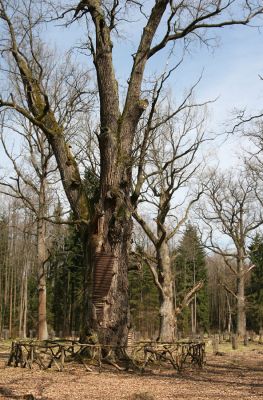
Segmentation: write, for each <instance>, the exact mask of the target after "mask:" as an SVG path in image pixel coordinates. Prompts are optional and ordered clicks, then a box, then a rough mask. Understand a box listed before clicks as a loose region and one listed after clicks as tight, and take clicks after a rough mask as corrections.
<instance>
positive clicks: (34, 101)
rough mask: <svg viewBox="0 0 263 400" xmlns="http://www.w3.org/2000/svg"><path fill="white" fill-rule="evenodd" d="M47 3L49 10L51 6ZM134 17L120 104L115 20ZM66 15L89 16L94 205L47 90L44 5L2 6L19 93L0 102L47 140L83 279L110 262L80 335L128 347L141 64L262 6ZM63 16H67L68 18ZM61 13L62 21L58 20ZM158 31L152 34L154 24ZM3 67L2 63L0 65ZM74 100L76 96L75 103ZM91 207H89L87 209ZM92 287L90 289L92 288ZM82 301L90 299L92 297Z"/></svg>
mask: <svg viewBox="0 0 263 400" xmlns="http://www.w3.org/2000/svg"><path fill="white" fill-rule="evenodd" d="M53 7H54V5H53ZM131 7H132V9H133V10H136V12H139V13H141V18H143V19H144V21H145V24H144V27H143V31H142V34H141V37H140V39H139V43H138V45H137V49H136V51H135V53H134V55H133V65H132V69H131V73H130V76H129V80H128V86H127V92H126V97H125V99H124V103H123V104H124V106H123V108H122V107H121V105H120V99H119V88H118V83H117V80H116V75H115V68H114V64H113V50H112V49H113V41H114V37H115V36H114V35H115V32H116V30H118V24H119V23H123V22H124V21H125V20H127V18H126V15H127V12H128V11H129V10H130V9H131ZM68 11H69V12H71V13H72V14H71V15H72V16H73V12H74V17H73V19H80V18H82V17H83V18H86V21H87V25H88V33H89V34H88V37H87V40H88V47H89V50H90V52H91V54H92V57H93V62H94V66H95V70H96V76H97V83H98V90H99V101H100V132H99V135H98V140H99V149H100V184H99V196H98V198H97V199H94V198H93V199H88V198H87V196H86V194H85V190H84V187H83V184H82V181H81V177H80V171H79V168H78V165H77V162H76V159H75V157H74V156H73V154H72V152H71V151H70V149H69V148H68V146H67V143H66V140H65V131H64V127H63V124H62V122H61V120H59V118H58V116H57V113H56V110H55V109H54V107H53V104H52V97H51V95H50V93H49V87H47V85H45V69H46V64H47V63H48V62H49V60H48V59H47V58H46V62H43V57H42V59H41V58H40V56H39V55H40V53H41V52H42V55H45V52H46V49H45V48H44V47H43V45H42V44H41V41H40V40H39V35H38V36H37V35H36V34H34V32H35V31H36V30H38V27H39V22H41V20H42V19H43V14H44V2H40V3H39V2H37V1H35V0H27V1H24V2H21V3H20V2H19V4H18V3H17V2H16V1H11V2H10V1H9V0H8V1H6V0H1V2H0V17H1V29H2V31H3V32H4V37H3V40H2V42H1V50H2V53H1V54H2V56H3V57H4V60H5V63H6V64H7V65H11V69H10V73H12V74H15V75H16V76H17V77H18V85H19V89H20V92H21V94H22V95H23V96H22V99H21V98H19V97H14V95H12V94H10V95H9V96H8V97H6V98H2V99H1V102H0V105H1V107H8V108H12V109H13V110H14V111H16V112H19V113H21V114H22V115H24V116H25V117H26V118H28V119H29V120H30V121H31V122H32V123H33V124H34V125H36V126H37V127H39V128H40V129H41V130H42V131H43V132H44V133H45V135H46V137H47V139H48V141H49V143H50V145H51V147H52V150H53V152H54V155H55V157H56V160H57V164H58V168H59V171H60V174H61V179H62V182H63V185H64V190H65V192H66V194H67V197H68V201H69V203H70V206H71V207H72V210H73V212H74V215H75V218H76V221H78V222H79V224H80V230H81V232H82V237H83V245H84V249H85V253H86V256H87V265H88V270H87V279H88V280H89V281H91V280H90V277H91V276H92V273H93V272H92V271H93V269H94V260H96V259H97V258H96V257H95V253H101V252H106V253H107V254H108V255H111V257H112V267H113V270H112V279H111V282H110V289H109V292H108V294H107V296H106V299H101V300H102V301H101V302H100V303H101V305H102V313H100V315H101V317H100V318H99V317H98V315H97V314H96V307H94V305H93V306H91V307H89V308H88V312H87V313H86V316H85V318H84V319H85V320H87V321H88V323H87V330H86V334H88V333H90V329H91V328H92V329H95V330H96V331H97V333H98V335H99V339H100V340H101V341H102V342H103V341H104V342H106V343H125V342H126V338H127V331H128V329H127V328H128V317H127V316H128V313H127V308H128V280H127V265H128V253H129V243H130V237H131V231H132V223H131V212H130V211H129V207H128V205H129V203H130V195H131V185H132V154H133V144H134V137H135V133H136V130H137V127H138V123H139V120H140V118H141V116H142V114H143V113H144V112H145V110H146V108H147V104H148V101H147V99H142V98H141V96H142V95H141V93H142V84H143V78H144V73H145V67H146V64H147V62H148V60H150V59H151V58H152V57H154V56H155V55H156V54H158V53H160V52H161V50H162V49H164V48H165V47H168V46H170V44H171V45H173V43H175V42H176V41H180V40H181V41H182V42H184V43H186V42H189V41H191V40H194V39H196V38H198V39H199V40H201V41H202V42H206V40H207V38H208V35H207V31H208V30H210V29H213V28H219V27H220V28H221V27H223V26H226V25H238V24H242V25H247V24H249V22H250V21H251V20H252V19H253V18H255V17H257V16H258V15H260V14H261V13H262V11H263V7H262V4H261V1H256V2H255V1H253V2H252V1H250V0H244V1H235V0H234V1H228V0H225V1H222V0H216V1H214V0H213V1H212V0H211V1H207V0H201V1H198V2H192V1H190V2H189V1H187V0H183V1H181V2H177V3H176V2H173V1H172V2H171V1H168V0H156V1H155V2H154V3H153V4H152V8H151V10H146V9H145V7H144V5H143V4H140V3H137V2H127V1H125V2H119V1H115V0H114V1H113V2H110V3H109V2H98V1H96V0H84V1H83V0H82V1H81V2H79V4H78V5H77V6H76V5H75V4H74V5H73V6H72V7H71V9H70V10H68ZM65 14H67V15H68V13H67V12H65ZM65 14H64V15H65ZM161 24H162V26H163V28H164V30H160V31H159V32H160V35H158V36H157V31H158V28H159V27H160V26H161ZM6 64H5V65H6ZM79 96H80V94H78V96H77V98H78V99H79V98H80V97H79ZM94 204H95V206H94ZM90 289H91V290H92V288H90ZM89 299H92V295H91V294H90V296H89Z"/></svg>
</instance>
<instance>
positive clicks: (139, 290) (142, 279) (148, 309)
mask: <svg viewBox="0 0 263 400" xmlns="http://www.w3.org/2000/svg"><path fill="white" fill-rule="evenodd" d="M129 304H130V313H131V328H132V329H133V330H135V331H136V332H139V334H140V335H141V336H143V337H145V338H149V337H154V335H155V333H156V332H157V331H158V327H159V297H158V291H157V288H156V285H155V284H154V281H153V277H152V274H151V272H150V270H149V267H148V266H146V265H145V264H143V265H142V267H141V269H140V270H132V271H129ZM154 339H156V337H154Z"/></svg>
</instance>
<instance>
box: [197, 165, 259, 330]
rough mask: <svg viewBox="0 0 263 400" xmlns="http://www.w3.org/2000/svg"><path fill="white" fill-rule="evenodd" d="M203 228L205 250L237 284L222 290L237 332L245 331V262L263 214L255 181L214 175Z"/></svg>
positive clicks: (247, 268) (201, 213) (203, 208)
mask: <svg viewBox="0 0 263 400" xmlns="http://www.w3.org/2000/svg"><path fill="white" fill-rule="evenodd" d="M199 216H201V218H202V220H203V221H204V222H205V224H206V228H207V232H208V233H207V237H206V246H207V247H208V248H209V249H211V250H213V252H214V253H216V254H219V255H221V256H222V257H223V258H224V260H225V262H226V264H227V266H228V268H229V269H230V271H231V273H232V274H233V276H234V277H235V280H236V290H235V291H233V290H232V289H231V288H230V287H229V285H228V283H227V282H223V285H224V288H225V289H226V290H227V291H228V292H229V293H231V294H232V295H233V296H234V297H235V299H236V313H237V332H238V334H239V335H240V336H244V334H245V331H246V301H245V283H246V278H247V276H248V273H249V271H250V270H251V268H253V265H250V264H249V261H248V252H247V249H248V241H249V238H250V237H251V235H252V234H253V232H255V230H256V229H257V228H259V227H260V226H261V224H262V221H263V220H262V212H261V207H259V205H258V203H257V201H256V197H255V192H254V181H253V179H251V176H250V175H249V174H247V173H246V172H244V171H243V172H240V171H238V172H237V173H236V174H234V173H229V172H226V173H217V172H213V173H211V176H210V181H209V184H208V185H207V187H206V198H205V200H204V203H203V204H202V205H201V207H200V208H199Z"/></svg>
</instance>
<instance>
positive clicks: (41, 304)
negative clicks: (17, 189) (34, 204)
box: [37, 180, 48, 340]
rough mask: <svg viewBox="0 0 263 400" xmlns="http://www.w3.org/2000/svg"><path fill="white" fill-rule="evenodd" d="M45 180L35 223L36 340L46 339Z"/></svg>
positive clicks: (42, 184)
mask: <svg viewBox="0 0 263 400" xmlns="http://www.w3.org/2000/svg"><path fill="white" fill-rule="evenodd" d="M45 190H46V187H45V180H43V181H42V182H41V187H40V193H39V215H38V217H39V218H38V221H37V264H38V339H39V340H46V339H48V330H47V289H46V272H45V262H46V257H47V251H46V221H45V220H44V216H45V208H46V204H45V203H46V196H45Z"/></svg>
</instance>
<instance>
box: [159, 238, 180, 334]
mask: <svg viewBox="0 0 263 400" xmlns="http://www.w3.org/2000/svg"><path fill="white" fill-rule="evenodd" d="M157 260H158V270H159V271H160V273H159V282H160V284H161V287H162V290H159V293H160V330H159V341H161V342H174V340H175V338H176V315H175V301H174V279H173V275H172V268H171V258H170V252H169V247H168V244H167V242H163V243H162V244H161V246H160V248H159V249H158V250H157Z"/></svg>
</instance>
